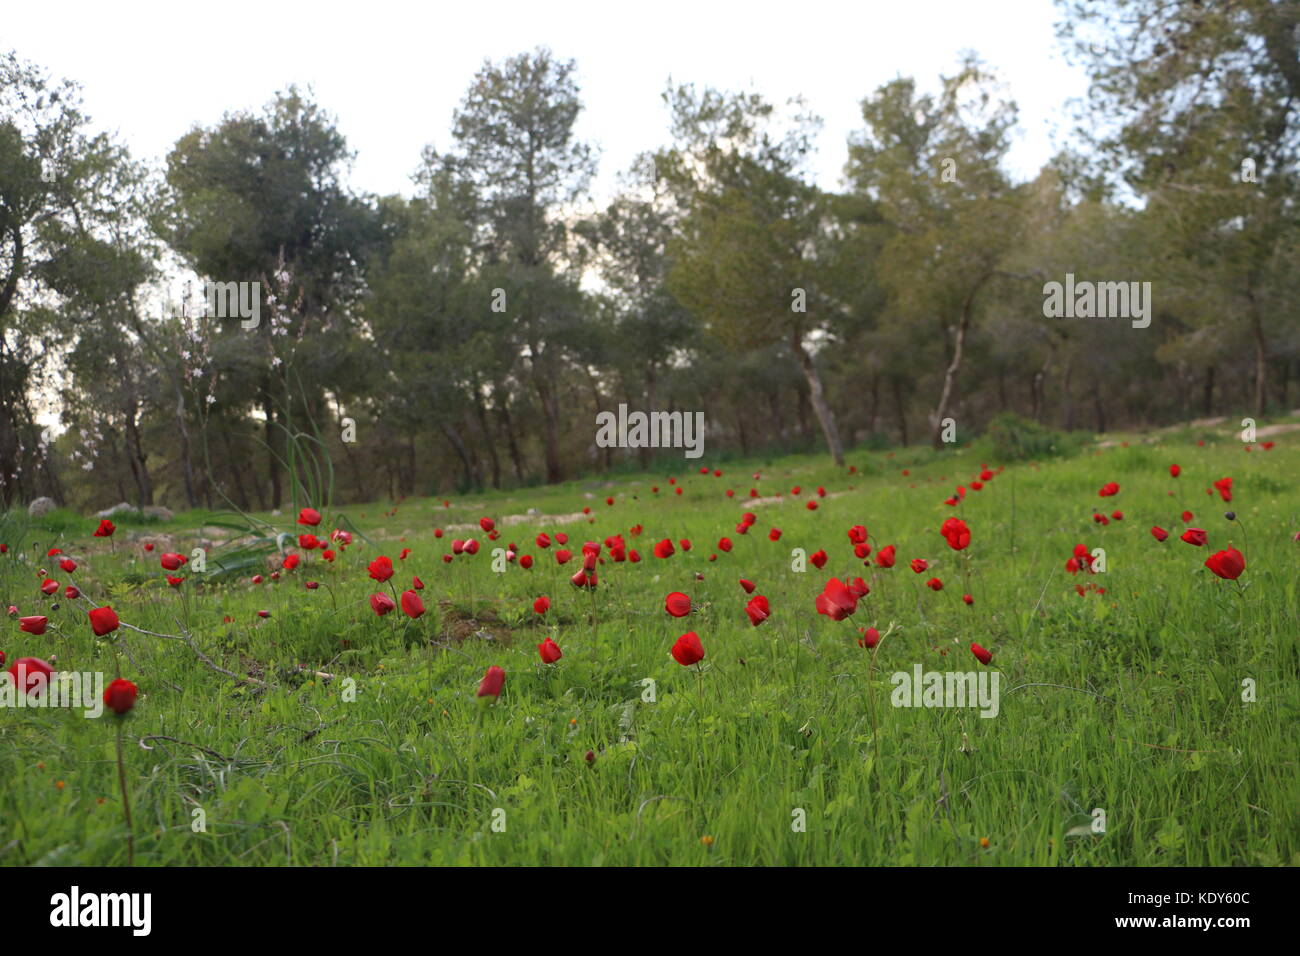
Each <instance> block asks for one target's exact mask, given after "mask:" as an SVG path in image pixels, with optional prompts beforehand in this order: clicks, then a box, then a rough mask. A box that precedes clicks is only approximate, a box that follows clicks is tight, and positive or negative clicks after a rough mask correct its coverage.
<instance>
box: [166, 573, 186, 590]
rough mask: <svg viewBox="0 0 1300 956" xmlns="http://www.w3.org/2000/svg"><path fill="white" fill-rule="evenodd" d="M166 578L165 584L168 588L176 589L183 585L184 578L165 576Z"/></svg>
mask: <svg viewBox="0 0 1300 956" xmlns="http://www.w3.org/2000/svg"><path fill="white" fill-rule="evenodd" d="M166 578H167V584H168V585H169V586H170V587H174V588H178V587H180V586H181V585H182V584H184V583H185V579H184V578H178V577H175V576H173V575H170V574H168V575H166Z"/></svg>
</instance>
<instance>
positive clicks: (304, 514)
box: [298, 508, 320, 528]
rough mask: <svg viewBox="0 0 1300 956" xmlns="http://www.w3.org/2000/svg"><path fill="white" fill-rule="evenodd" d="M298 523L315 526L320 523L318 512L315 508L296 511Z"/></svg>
mask: <svg viewBox="0 0 1300 956" xmlns="http://www.w3.org/2000/svg"><path fill="white" fill-rule="evenodd" d="M298 523H299V524H305V525H310V526H311V527H313V528H314V527H316V525H318V524H320V512H319V511H317V510H316V509H315V508H303V509H302V510H301V511H299V512H298Z"/></svg>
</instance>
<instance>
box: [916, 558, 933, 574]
mask: <svg viewBox="0 0 1300 956" xmlns="http://www.w3.org/2000/svg"><path fill="white" fill-rule="evenodd" d="M929 568H930V563H929V562H928V561H926V560H925V558H913V559H912V570H913V571H915V572H916V573H917V574H924V573H925V572H926V571H927V570H929Z"/></svg>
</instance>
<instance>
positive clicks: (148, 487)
mask: <svg viewBox="0 0 1300 956" xmlns="http://www.w3.org/2000/svg"><path fill="white" fill-rule="evenodd" d="M138 410H139V409H138V406H137V405H136V403H135V402H131V403H130V404H129V405H128V406H127V407H126V408H124V409H123V413H124V414H125V416H126V459H127V463H128V464H129V465H130V466H131V476H132V477H133V478H135V488H136V492H137V494H138V495H139V507H140V510H141V511H142V512H143V511H144V509H145V506H146V505H151V504H153V482H152V481H151V480H150V478H149V468H148V466H147V465H146V464H145V454H144V448H143V447H142V446H141V443H140V426H139V424H138V423H137V422H136V413H137V411H138Z"/></svg>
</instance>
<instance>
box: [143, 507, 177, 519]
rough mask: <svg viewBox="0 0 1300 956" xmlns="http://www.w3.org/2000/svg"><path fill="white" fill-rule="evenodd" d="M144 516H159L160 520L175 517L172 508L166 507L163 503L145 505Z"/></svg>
mask: <svg viewBox="0 0 1300 956" xmlns="http://www.w3.org/2000/svg"><path fill="white" fill-rule="evenodd" d="M144 516H145V517H146V518H157V519H158V520H159V521H171V520H172V518H174V517H175V515H173V514H172V510H171V509H170V508H164V507H163V506H162V505H145V506H144Z"/></svg>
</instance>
